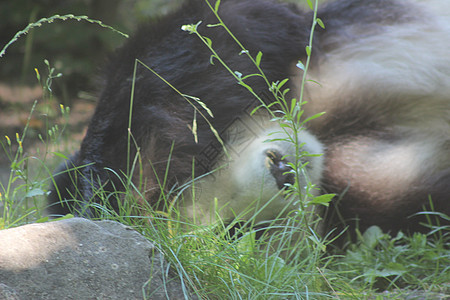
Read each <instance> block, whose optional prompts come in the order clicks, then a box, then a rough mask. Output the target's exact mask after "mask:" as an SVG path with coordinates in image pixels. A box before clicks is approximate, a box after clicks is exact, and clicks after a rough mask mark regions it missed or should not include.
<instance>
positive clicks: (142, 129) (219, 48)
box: [49, 0, 450, 230]
mask: <svg viewBox="0 0 450 300" xmlns="http://www.w3.org/2000/svg"><path fill="white" fill-rule="evenodd" d="M210 2H211V3H212V6H214V3H213V2H215V1H210ZM219 15H220V16H221V18H222V19H223V21H224V23H225V24H226V25H227V26H228V28H229V29H230V31H231V32H232V33H233V34H234V35H235V36H236V38H237V39H238V40H239V41H240V42H241V43H242V45H243V46H244V47H245V49H246V50H248V51H249V53H250V54H251V55H252V56H253V57H255V56H256V55H257V53H258V52H259V51H261V52H262V53H263V56H262V60H261V68H262V70H263V72H264V73H265V75H266V77H267V78H268V80H269V82H277V81H281V80H283V79H285V78H290V80H289V82H288V84H287V85H288V86H289V88H290V93H289V94H288V97H287V98H288V99H290V98H298V97H299V89H300V78H301V76H302V73H301V72H302V71H301V70H300V69H299V68H296V67H295V65H296V64H297V62H298V60H301V61H303V62H304V61H305V60H306V53H305V46H306V45H307V44H308V41H309V35H310V27H311V23H312V12H311V11H302V10H300V9H299V8H297V7H296V6H294V5H288V4H282V3H277V2H274V1H264V0H258V1H256V0H223V1H222V2H221V4H220V7H219ZM318 17H320V18H321V19H322V20H323V22H324V23H325V26H326V29H325V30H322V29H320V28H316V32H315V34H314V44H313V54H312V61H311V69H310V71H309V73H308V78H309V79H312V80H313V81H314V82H309V83H308V84H307V85H306V90H305V97H306V98H305V100H307V101H308V103H307V104H305V105H304V106H303V108H304V109H305V113H304V115H303V116H304V117H305V118H307V117H309V116H312V115H314V114H317V113H320V112H326V114H325V115H324V116H322V117H320V118H317V119H314V120H312V121H310V122H308V123H307V127H308V128H307V129H305V130H304V131H301V132H300V133H299V139H300V140H301V141H302V142H304V143H305V144H304V146H303V147H304V150H306V151H308V152H311V153H313V154H317V153H324V155H323V156H321V157H304V158H302V159H304V160H306V161H308V164H307V167H306V173H305V176H309V179H308V181H312V182H313V183H315V184H317V185H318V186H319V185H320V186H321V187H322V189H323V191H326V192H329V193H336V194H337V196H336V199H337V201H336V203H334V209H338V210H339V211H340V215H341V216H342V218H344V219H345V220H355V219H358V220H359V221H358V223H359V226H360V227H361V228H365V227H367V226H370V225H373V224H377V225H379V226H381V227H382V228H383V229H386V230H399V229H408V228H411V229H417V226H418V221H419V219H417V218H409V216H411V215H413V214H414V213H417V212H419V211H422V210H423V206H424V205H427V204H428V203H429V198H431V199H432V200H433V204H434V208H435V209H436V210H439V211H443V212H446V213H449V212H450V210H449V199H450V55H449V54H450V2H448V1H439V0H429V1H413V0H405V1H391V0H378V1H372V0H337V1H333V2H330V3H329V4H326V5H324V6H323V7H321V9H320V10H319V13H318ZM199 21H202V23H201V24H200V25H199V26H198V31H199V32H200V33H201V34H202V35H203V36H207V37H208V38H209V39H211V41H212V46H213V48H214V49H215V51H216V52H217V54H218V55H219V57H221V59H222V60H223V61H224V62H225V63H226V64H227V65H228V66H229V68H230V69H231V70H232V71H238V72H240V73H241V74H243V75H248V74H254V73H257V70H256V67H255V66H254V65H253V64H252V62H251V61H250V60H249V59H248V57H246V55H243V54H242V49H241V48H240V47H239V46H238V44H237V43H236V42H235V41H234V40H233V39H232V38H231V37H230V35H229V34H228V33H227V32H226V31H225V30H224V29H223V28H222V27H220V26H215V27H208V26H207V24H216V23H217V19H216V17H215V16H214V15H213V13H212V12H211V9H210V8H209V7H208V6H207V5H206V2H205V1H201V0H191V1H188V2H187V3H186V4H185V5H184V6H183V7H182V8H181V9H180V10H178V11H177V12H175V13H173V14H170V15H168V16H165V17H162V18H160V19H156V20H153V21H152V22H150V23H149V24H147V25H144V26H142V27H141V28H140V29H139V30H138V31H137V32H136V34H135V35H134V36H133V37H131V38H130V40H129V41H127V42H126V43H125V45H124V46H122V47H121V48H120V49H119V50H118V51H117V53H116V54H115V56H114V57H113V58H112V59H111V62H110V64H109V66H108V68H107V70H106V82H105V85H104V87H103V90H102V93H101V95H100V98H99V103H98V106H97V109H96V111H95V114H94V116H93V118H92V121H91V123H90V125H89V128H88V132H87V134H86V136H85V138H84V140H83V142H82V145H81V147H80V150H79V151H78V152H77V153H76V154H75V155H74V156H73V157H72V159H71V160H70V161H69V162H66V163H65V164H64V165H63V166H62V167H61V169H60V171H59V172H58V175H56V176H55V181H54V183H55V186H54V188H53V189H52V191H51V193H50V196H49V201H50V206H49V210H50V213H52V214H65V213H68V212H72V211H74V210H75V211H78V212H79V213H80V214H82V215H87V216H89V215H92V212H91V211H90V209H87V208H86V203H87V202H88V201H98V196H97V195H96V190H97V189H99V188H100V187H101V188H102V189H103V190H106V191H113V190H123V189H124V188H125V186H124V182H126V180H125V181H124V180H123V176H122V174H130V172H131V174H132V175H131V177H132V179H133V182H134V183H135V185H138V184H140V187H141V191H142V193H143V195H144V197H143V198H145V201H147V202H149V203H150V204H151V205H152V206H154V207H156V208H158V209H162V208H163V207H161V206H163V203H164V201H162V199H163V198H164V195H165V194H167V193H168V192H169V191H173V190H174V187H177V186H178V187H181V186H183V184H185V183H187V182H192V179H193V177H202V175H205V174H209V172H211V171H213V170H214V169H216V168H217V167H220V166H221V165H222V164H223V163H224V162H226V163H227V164H228V165H227V167H226V168H224V169H223V170H219V171H218V172H217V173H212V174H209V175H207V176H204V177H203V178H201V179H200V180H199V181H198V183H197V182H195V185H198V186H199V187H200V189H199V191H200V193H199V194H200V195H198V201H197V205H196V206H194V205H192V204H191V203H192V202H189V200H188V201H187V202H186V203H185V204H182V205H183V206H184V207H185V208H186V209H187V211H188V214H194V213H196V212H198V211H199V210H204V211H206V212H209V213H211V212H212V213H213V214H214V213H215V212H217V207H219V208H222V209H219V210H218V211H220V216H221V217H222V218H225V219H226V218H230V217H233V216H236V215H239V214H240V213H241V212H242V211H246V210H248V208H249V206H250V207H253V206H254V207H261V205H264V204H265V203H267V201H271V202H270V205H268V207H267V208H266V210H264V211H262V212H261V213H260V217H259V219H260V220H265V219H270V218H273V217H275V216H277V215H278V214H279V212H280V211H281V210H282V209H283V207H285V206H286V203H287V201H286V200H285V199H284V198H283V197H282V195H281V193H280V189H284V186H285V184H286V183H291V181H292V175H291V174H290V173H289V172H287V171H289V167H288V165H287V164H288V161H291V160H292V159H293V157H294V156H295V155H298V153H295V148H293V145H292V144H290V143H288V142H285V141H280V140H277V141H272V142H264V141H265V140H266V139H268V138H273V137H275V138H283V136H282V135H281V133H279V131H280V127H279V125H276V123H272V122H269V118H268V117H264V116H262V117H256V116H251V115H250V112H251V111H252V109H253V108H254V106H255V99H254V97H253V95H251V94H250V92H249V91H248V90H247V89H246V88H244V87H242V86H240V85H238V84H237V82H236V80H235V78H234V77H232V76H231V75H230V74H229V72H228V71H227V70H226V69H225V68H224V67H223V66H222V65H221V64H220V63H218V61H215V60H214V59H212V61H213V63H211V60H210V57H211V54H212V53H211V52H210V50H209V49H208V48H207V47H206V46H205V45H204V44H203V43H202V42H201V41H200V39H199V38H198V37H196V36H195V35H193V34H188V33H187V32H185V31H183V30H181V27H182V25H185V24H197V23H198V22H199ZM136 59H138V60H139V61H140V62H142V63H138V64H137V68H136V74H135V76H134V75H133V71H134V66H135V61H136ZM143 64H145V66H144V65H143ZM149 68H151V69H152V70H154V71H155V72H156V73H157V74H159V75H160V76H161V77H162V78H164V80H166V81H167V82H169V83H170V85H172V86H173V87H175V88H176V89H177V90H178V91H180V92H181V93H183V94H184V95H190V96H194V97H197V98H199V99H200V100H201V101H202V102H203V103H204V104H205V105H206V106H207V107H208V108H209V109H210V110H211V112H212V114H213V115H214V117H210V116H209V115H208V114H207V113H204V115H205V116H206V118H207V119H208V121H209V122H210V123H211V124H212V126H213V127H214V128H215V130H216V131H217V132H218V133H219V135H220V136H221V138H222V140H223V141H224V143H225V146H226V147H227V149H229V153H230V155H231V160H230V161H228V159H224V158H225V157H226V156H224V153H223V147H222V145H221V144H220V142H219V141H218V139H217V138H216V136H215V134H214V132H213V131H212V130H211V127H210V125H209V124H208V123H207V122H206V121H205V119H203V118H202V117H200V115H199V112H201V111H202V112H205V110H204V109H203V108H202V106H201V105H200V104H199V103H197V102H195V101H191V102H192V103H191V104H190V103H188V102H187V101H186V99H185V98H183V97H182V96H180V94H179V93H177V92H175V91H174V89H173V88H172V87H170V86H169V85H168V84H167V83H165V82H163V81H162V80H161V78H159V77H157V76H156V75H155V74H154V73H153V72H151V71H150V70H149ZM245 82H246V83H247V84H248V85H250V86H251V87H252V90H253V91H254V92H255V93H256V94H258V95H259V96H260V97H261V98H262V99H263V100H264V101H265V102H266V103H267V104H270V103H271V101H273V99H272V98H271V97H269V96H267V95H269V94H270V93H269V92H268V88H269V87H268V86H267V84H266V82H265V81H264V80H263V79H262V78H261V77H250V78H248V79H246V80H245ZM315 82H318V83H320V84H317V83H315ZM133 85H134V88H133ZM194 106H195V108H196V109H198V110H197V112H195V111H196V110H195V109H194ZM273 109H274V110H276V109H277V107H273ZM130 116H131V120H130ZM194 118H195V120H196V127H197V129H196V132H197V133H196V136H194V134H193V133H192V126H193V124H194ZM128 128H130V131H129V130H128ZM273 131H276V132H278V133H277V134H276V135H275V136H272V137H268V132H273ZM129 132H131V136H130V135H129ZM137 153H139V157H140V159H141V162H142V163H138V164H133V160H134V159H135V157H136V154H137ZM267 162H269V164H268V163H267ZM133 165H134V166H135V167H134V170H133V172H132V171H130V170H132V166H133ZM74 167H75V168H76V170H75V169H74ZM67 170H68V171H67ZM286 172H287V173H286ZM306 174H309V175H306ZM301 180H302V182H305V183H306V182H307V180H306V179H305V178H302V179H301ZM162 182H164V184H163V186H162ZM125 185H126V184H125ZM175 194H176V193H175ZM193 197H194V198H197V196H193ZM74 199H75V200H77V201H74ZM215 199H216V200H215ZM111 201H112V206H113V207H114V208H116V209H117V207H118V205H119V203H118V201H121V199H120V197H116V198H115V197H111ZM216 201H217V204H216ZM214 207H216V208H214ZM255 210H256V208H255ZM205 215H207V213H206V214H205ZM329 215H333V214H329ZM203 221H204V222H208V220H207V219H204V220H203ZM329 221H330V222H331V223H332V224H333V222H334V221H335V220H329Z"/></svg>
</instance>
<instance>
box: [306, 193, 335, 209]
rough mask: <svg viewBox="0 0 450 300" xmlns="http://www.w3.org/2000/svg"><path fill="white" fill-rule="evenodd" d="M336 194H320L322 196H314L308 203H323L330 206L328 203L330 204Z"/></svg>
mask: <svg viewBox="0 0 450 300" xmlns="http://www.w3.org/2000/svg"><path fill="white" fill-rule="evenodd" d="M334 196H335V194H325V195H320V196H317V197H314V199H312V200H311V201H310V202H309V203H308V204H321V205H325V206H328V205H330V201H331V200H332V199H333V197H334Z"/></svg>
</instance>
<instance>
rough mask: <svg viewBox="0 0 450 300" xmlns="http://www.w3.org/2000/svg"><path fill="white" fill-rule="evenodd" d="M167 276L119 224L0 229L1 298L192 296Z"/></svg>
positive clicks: (78, 221) (149, 248)
mask: <svg viewBox="0 0 450 300" xmlns="http://www.w3.org/2000/svg"><path fill="white" fill-rule="evenodd" d="M171 274H172V273H170V274H169V268H168V265H167V263H166V261H165V259H164V257H163V255H162V254H161V253H160V252H159V251H158V250H157V249H156V248H155V246H154V245H153V244H152V243H150V242H149V241H148V240H147V239H145V238H144V237H143V236H141V235H140V234H139V233H137V232H136V231H134V230H133V229H131V228H129V227H126V226H124V225H122V224H120V223H117V222H113V221H98V222H92V221H89V220H86V219H82V218H73V219H67V220H62V221H55V222H49V223H42V224H30V225H25V226H21V227H17V228H12V229H6V230H2V231H0V299H21V300H25V299H144V297H145V299H185V298H190V297H189V296H186V297H185V295H187V292H186V288H185V286H184V285H183V283H182V282H181V281H180V279H179V278H178V276H176V275H175V276H174V275H171ZM144 295H145V296H144Z"/></svg>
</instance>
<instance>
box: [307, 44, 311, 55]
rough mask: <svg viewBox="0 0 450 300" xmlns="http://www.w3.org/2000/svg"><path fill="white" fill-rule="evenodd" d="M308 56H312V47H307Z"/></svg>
mask: <svg viewBox="0 0 450 300" xmlns="http://www.w3.org/2000/svg"><path fill="white" fill-rule="evenodd" d="M306 55H308V56H311V47H310V46H306Z"/></svg>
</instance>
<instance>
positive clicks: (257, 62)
mask: <svg viewBox="0 0 450 300" xmlns="http://www.w3.org/2000/svg"><path fill="white" fill-rule="evenodd" d="M261 58H262V52H261V51H259V52H258V54H257V55H256V59H255V63H256V65H257V66H258V67H259V65H260V64H261Z"/></svg>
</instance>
